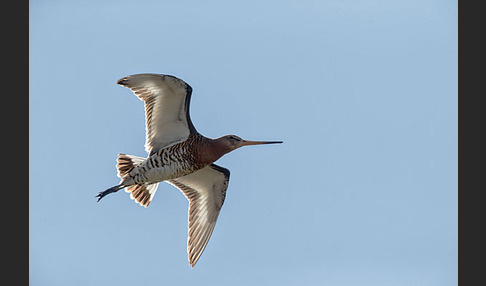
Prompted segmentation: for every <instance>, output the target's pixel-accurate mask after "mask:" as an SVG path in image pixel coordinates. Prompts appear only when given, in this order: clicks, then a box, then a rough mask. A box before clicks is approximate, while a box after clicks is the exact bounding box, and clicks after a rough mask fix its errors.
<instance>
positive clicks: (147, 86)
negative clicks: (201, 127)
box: [117, 74, 197, 153]
mask: <svg viewBox="0 0 486 286" xmlns="http://www.w3.org/2000/svg"><path fill="white" fill-rule="evenodd" d="M117 84H119V85H121V86H124V87H128V88H129V89H130V90H131V91H132V92H133V93H134V94H135V95H136V96H137V97H138V98H140V99H141V100H143V102H144V103H145V120H146V121H145V129H146V140H145V150H146V151H147V152H148V153H152V152H154V151H157V150H159V149H160V148H164V147H167V146H168V145H171V144H174V143H178V142H181V141H184V140H186V139H187V137H188V136H189V134H197V131H196V129H195V128H194V125H193V124H192V121H191V117H190V115H189V105H190V100H191V94H192V88H191V87H190V86H189V85H188V84H187V83H185V82H184V81H183V80H181V79H179V78H176V77H174V76H170V75H159V74H136V75H130V76H127V77H124V78H122V79H120V80H118V81H117Z"/></svg>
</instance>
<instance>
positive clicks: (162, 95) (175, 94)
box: [96, 74, 282, 267]
mask: <svg viewBox="0 0 486 286" xmlns="http://www.w3.org/2000/svg"><path fill="white" fill-rule="evenodd" d="M117 84H119V85H121V86H124V87H128V88H129V89H130V90H132V92H133V93H134V94H135V95H136V96H137V97H138V98H140V99H141V100H142V101H143V102H144V104H145V120H146V122H145V123H146V124H145V129H146V141H145V150H146V151H147V153H148V157H147V158H143V157H139V156H134V155H127V154H122V153H120V154H118V159H117V165H116V167H117V170H118V174H117V175H118V177H120V178H121V180H120V183H119V184H118V185H116V186H114V187H111V188H109V189H107V190H105V191H103V192H100V193H99V194H98V195H97V196H96V197H97V198H98V201H100V200H101V199H102V198H103V197H105V196H106V195H108V194H111V193H115V192H117V191H119V190H121V189H124V188H125V191H126V192H128V193H130V198H131V199H133V200H135V202H137V203H139V204H140V205H142V206H144V207H148V206H149V204H150V202H151V201H152V199H153V198H154V195H155V192H156V191H157V187H158V184H159V182H162V181H166V182H168V183H169V184H171V185H173V186H175V187H176V188H178V189H179V190H180V191H181V192H182V193H183V194H184V196H185V197H186V198H187V199H188V200H189V211H188V221H189V226H188V228H189V230H188V239H187V253H188V260H189V264H190V265H191V267H194V265H195V264H196V262H197V261H198V260H199V258H200V257H201V254H202V252H203V251H204V249H205V248H206V245H207V244H208V241H209V238H210V237H211V234H212V232H213V229H214V226H215V224H216V220H217V219H218V215H219V212H220V210H221V207H222V206H223V202H224V199H225V197H226V189H227V188H228V182H229V176H230V171H229V170H228V169H226V168H223V167H220V166H218V165H216V164H214V162H215V161H217V160H218V159H219V158H221V157H222V156H223V155H225V154H227V153H229V152H231V151H233V150H235V149H238V148H240V147H243V146H250V145H260V144H274V143H282V141H248V140H243V139H241V138H240V137H238V136H236V135H226V136H223V137H220V138H217V139H211V138H207V137H204V136H203V135H201V134H199V132H197V131H196V128H195V127H194V125H193V124H192V121H191V117H190V116H189V104H190V100H191V94H192V88H191V86H189V85H188V84H187V83H185V82H184V81H183V80H181V79H179V78H176V77H174V76H171V75H160V74H135V75H130V76H127V77H124V78H122V79H120V80H118V82H117Z"/></svg>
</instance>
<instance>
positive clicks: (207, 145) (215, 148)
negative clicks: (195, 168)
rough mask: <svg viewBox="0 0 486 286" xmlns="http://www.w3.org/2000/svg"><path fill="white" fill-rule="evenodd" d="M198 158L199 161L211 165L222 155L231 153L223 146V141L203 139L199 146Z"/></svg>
mask: <svg viewBox="0 0 486 286" xmlns="http://www.w3.org/2000/svg"><path fill="white" fill-rule="evenodd" d="M200 146H201V149H200V150H199V152H198V153H199V157H200V159H201V161H203V162H205V163H207V164H211V163H214V162H216V161H217V160H218V159H219V158H221V157H223V155H224V154H226V153H229V152H231V150H230V149H229V148H228V146H227V145H225V144H223V141H222V140H221V139H220V138H218V139H210V138H206V137H204V139H203V144H201V145H200Z"/></svg>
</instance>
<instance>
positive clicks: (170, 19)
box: [29, 0, 458, 286]
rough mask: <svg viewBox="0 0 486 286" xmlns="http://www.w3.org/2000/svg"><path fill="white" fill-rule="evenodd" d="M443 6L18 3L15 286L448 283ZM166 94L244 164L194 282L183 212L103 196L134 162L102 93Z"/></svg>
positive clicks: (161, 193)
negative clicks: (121, 167) (23, 183)
mask: <svg viewBox="0 0 486 286" xmlns="http://www.w3.org/2000/svg"><path fill="white" fill-rule="evenodd" d="M457 12H458V7H457V1H448V0H443V1H418V0H403V1H402V0H397V1H385V0H383V1H374V0H371V1H359V0H354V1H351V0H349V1H146V0H145V1H144V0H142V1H120V0H117V1H92V0H89V1H53V0H51V1H47V0H45V1H44V0H37V1H30V12H29V13H30V15H29V19H30V22H29V29H30V33H29V45H30V51H29V59H30V63H29V68H30V69H29V89H30V97H29V124H30V129H29V135H30V138H29V141H30V142H29V155H30V159H29V163H30V165H29V185H30V193H29V211H30V214H29V220H30V223H29V254H30V258H29V279H30V284H31V285H36V286H37V285H46V286H47V285H48V286H54V285H74V286H76V285H83V286H85V285H200V286H203V285H212V286H216V285H343V286H344V285H373V286H377V285H441V286H443V285H457V277H458V274H457V265H458V263H457V258H458V247H457V242H458V232H457V227H458V220H457V216H458V213H457V202H458V201H457V146H458V144H457V141H458V136H457V133H458V127H457V86H458V84H457V75H458V72H457V61H458V56H457V54H458V48H457V45H458V42H457V38H458V31H457V27H458V23H457ZM136 73H161V74H171V75H175V76H177V77H180V78H181V79H183V80H184V81H186V82H187V83H189V84H190V85H191V86H192V87H193V89H194V91H193V96H192V102H191V116H192V121H193V122H194V125H195V126H196V128H197V130H198V131H199V132H200V133H201V134H203V135H205V136H208V137H212V138H214V137H219V136H222V135H226V134H236V135H239V136H241V137H242V138H246V139H250V140H252V139H253V140H283V141H284V144H280V145H268V146H255V147H246V148H242V149H239V150H236V151H235V152H233V153H230V154H227V155H225V156H224V157H223V158H221V159H220V160H219V161H218V162H217V164H219V165H221V166H224V167H226V168H228V169H229V170H230V171H231V179H230V184H229V188H228V191H227V196H226V201H225V204H224V206H223V208H222V210H221V213H220V216H219V220H218V223H217V224H216V228H215V230H214V232H213V235H212V237H211V239H210V240H209V244H208V246H207V248H206V250H205V251H204V253H203V255H202V256H201V259H200V260H199V262H198V263H197V264H196V266H195V268H194V269H191V267H190V266H189V264H188V261H187V253H186V242H187V207H188V202H187V200H186V199H185V198H184V196H183V195H182V194H181V193H180V192H179V191H178V190H177V189H175V188H174V187H173V186H171V185H169V184H165V183H163V184H160V185H159V188H158V191H157V194H156V195H155V198H154V200H153V201H152V203H151V205H150V207H149V208H143V207H141V206H139V205H138V204H135V203H134V202H133V201H132V200H130V199H129V195H128V194H127V193H125V192H124V191H121V192H118V193H116V194H113V195H110V196H108V197H106V198H104V199H103V200H102V201H101V202H99V203H97V202H96V199H95V198H94V196H95V195H96V194H97V193H98V192H100V191H103V190H105V189H106V188H108V187H111V186H113V185H115V184H117V183H118V177H117V176H116V169H115V164H116V158H117V154H118V153H120V152H122V153H128V154H133V155H137V156H145V155H146V153H145V150H144V143H145V127H144V121H145V118H144V108H143V103H142V101H140V100H139V99H138V98H136V97H135V96H134V95H133V94H132V93H131V91H130V90H128V89H126V88H123V87H120V86H118V85H116V81H117V80H118V79H119V78H122V77H124V76H127V75H131V74H136Z"/></svg>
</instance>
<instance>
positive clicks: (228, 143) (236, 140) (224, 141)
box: [216, 135, 283, 154]
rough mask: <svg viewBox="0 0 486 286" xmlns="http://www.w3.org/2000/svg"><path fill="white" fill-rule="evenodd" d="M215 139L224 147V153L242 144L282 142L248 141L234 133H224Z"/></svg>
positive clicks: (274, 142)
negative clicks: (224, 134)
mask: <svg viewBox="0 0 486 286" xmlns="http://www.w3.org/2000/svg"><path fill="white" fill-rule="evenodd" d="M216 140H218V141H219V143H220V144H221V146H222V148H224V150H225V154H226V153H229V152H231V151H233V150H236V149H238V148H240V147H243V146H251V145H262V144H276V143H283V142H282V141H249V140H244V139H241V138H240V137H238V136H236V135H226V136H223V137H220V138H218V139H216Z"/></svg>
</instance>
